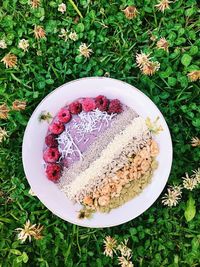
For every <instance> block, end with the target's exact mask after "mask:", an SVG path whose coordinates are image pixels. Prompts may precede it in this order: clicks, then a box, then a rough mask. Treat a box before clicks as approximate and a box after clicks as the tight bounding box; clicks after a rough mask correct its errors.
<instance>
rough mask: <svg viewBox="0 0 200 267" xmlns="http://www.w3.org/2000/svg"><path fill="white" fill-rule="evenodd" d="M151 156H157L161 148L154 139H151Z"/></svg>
mask: <svg viewBox="0 0 200 267" xmlns="http://www.w3.org/2000/svg"><path fill="white" fill-rule="evenodd" d="M150 148H151V156H152V157H156V156H157V155H158V153H159V148H158V144H157V143H156V141H154V140H152V141H151V147H150Z"/></svg>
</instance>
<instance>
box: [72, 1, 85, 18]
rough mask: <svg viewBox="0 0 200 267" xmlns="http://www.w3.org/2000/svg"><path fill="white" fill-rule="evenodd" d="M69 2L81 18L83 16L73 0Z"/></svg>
mask: <svg viewBox="0 0 200 267" xmlns="http://www.w3.org/2000/svg"><path fill="white" fill-rule="evenodd" d="M69 2H70V3H71V4H72V6H73V8H74V9H75V10H76V12H77V13H78V14H79V16H80V17H81V18H83V16H82V14H81V12H80V10H79V9H78V7H77V5H76V4H75V3H74V1H73V0H69Z"/></svg>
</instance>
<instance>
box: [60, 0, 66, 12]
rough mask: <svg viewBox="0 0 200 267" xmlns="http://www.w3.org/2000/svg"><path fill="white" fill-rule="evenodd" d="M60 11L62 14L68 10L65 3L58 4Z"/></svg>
mask: <svg viewBox="0 0 200 267" xmlns="http://www.w3.org/2000/svg"><path fill="white" fill-rule="evenodd" d="M58 11H60V12H61V13H62V14H64V13H65V12H66V5H65V4H64V3H62V4H60V5H59V6H58Z"/></svg>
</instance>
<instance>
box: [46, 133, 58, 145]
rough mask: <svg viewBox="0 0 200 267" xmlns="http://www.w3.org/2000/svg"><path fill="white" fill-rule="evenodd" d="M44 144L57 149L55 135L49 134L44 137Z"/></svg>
mask: <svg viewBox="0 0 200 267" xmlns="http://www.w3.org/2000/svg"><path fill="white" fill-rule="evenodd" d="M45 144H46V145H47V146H48V147H57V146H58V141H57V140H56V135H55V134H49V135H47V136H46V137H45Z"/></svg>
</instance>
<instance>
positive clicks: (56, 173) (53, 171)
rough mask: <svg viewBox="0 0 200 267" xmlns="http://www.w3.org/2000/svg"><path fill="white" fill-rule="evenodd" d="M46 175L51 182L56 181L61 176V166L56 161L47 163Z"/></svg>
mask: <svg viewBox="0 0 200 267" xmlns="http://www.w3.org/2000/svg"><path fill="white" fill-rule="evenodd" d="M46 175H47V178H48V179H49V180H51V181H52V182H57V181H58V180H59V178H60V176H61V166H60V165H59V164H56V163H51V164H48V165H47V168H46Z"/></svg>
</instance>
